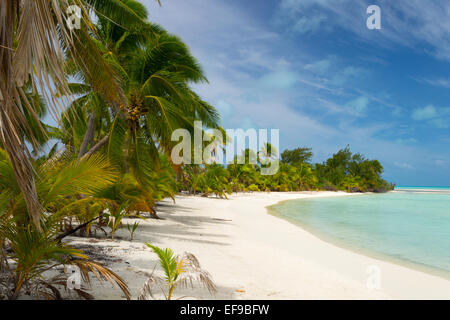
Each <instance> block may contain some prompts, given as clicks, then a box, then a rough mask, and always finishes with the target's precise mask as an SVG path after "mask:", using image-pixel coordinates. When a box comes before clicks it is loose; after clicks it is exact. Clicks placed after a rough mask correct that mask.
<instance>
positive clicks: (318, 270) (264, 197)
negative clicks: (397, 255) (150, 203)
mask: <svg viewBox="0 0 450 320" xmlns="http://www.w3.org/2000/svg"><path fill="white" fill-rule="evenodd" d="M323 196H353V195H348V194H346V193H335V192H314V193H308V192H304V193H270V194H268V193H253V194H238V195H233V196H232V197H230V199H229V200H223V199H215V198H201V197H187V196H186V197H183V196H179V197H177V198H176V203H175V204H174V203H173V201H171V200H170V201H169V200H167V201H164V202H162V203H161V205H160V206H159V208H158V209H159V215H160V216H161V218H163V219H164V220H153V219H148V220H146V221H142V222H141V223H140V226H139V228H138V230H137V231H136V235H135V239H134V240H133V241H132V242H131V241H129V233H128V231H127V229H126V227H124V228H122V229H121V230H119V231H118V232H117V239H115V240H109V239H106V240H105V239H93V238H90V239H86V238H75V237H72V238H70V239H69V241H70V242H71V243H72V244H74V245H76V246H81V247H82V248H85V249H87V250H88V251H90V250H92V252H98V251H99V250H98V248H101V251H102V256H103V257H106V259H103V260H100V261H101V262H103V263H105V264H106V265H107V266H108V267H109V268H111V269H112V270H114V271H115V272H117V273H118V274H119V275H120V276H122V277H123V278H124V279H125V280H126V281H127V283H128V285H129V286H130V289H131V292H132V294H133V298H136V296H137V295H138V293H139V290H140V289H141V287H142V284H143V282H144V281H145V280H146V276H145V272H151V271H152V270H153V268H154V266H155V265H156V263H157V258H156V255H155V254H154V253H152V252H151V251H150V249H148V248H147V247H146V246H145V244H144V243H145V242H150V243H152V244H155V245H157V246H161V247H170V248H172V249H173V250H174V251H175V252H176V253H180V254H181V253H183V252H184V251H188V252H191V253H193V254H195V255H196V256H197V258H198V259H199V261H200V263H201V264H202V267H203V268H205V269H206V270H208V271H209V272H210V273H211V275H212V277H213V279H214V281H215V283H216V285H217V288H218V291H217V293H216V294H215V296H210V295H209V294H208V292H207V291H206V290H204V289H196V290H188V291H185V290H181V291H179V292H178V295H177V296H185V295H188V296H191V297H193V298H198V299H392V298H393V299H450V281H447V280H445V279H443V278H439V277H436V276H432V275H429V274H426V273H422V272H419V271H415V270H412V269H408V268H405V267H402V266H398V265H396V264H393V263H389V262H385V261H380V260H376V259H373V258H370V257H366V256H364V255H360V254H357V253H354V252H351V251H348V250H344V249H341V248H339V247H336V246H334V245H332V244H329V243H327V242H324V241H322V240H320V239H318V238H317V237H315V236H314V235H312V234H310V233H308V232H306V231H304V230H303V229H301V228H300V227H298V226H295V225H293V224H291V223H289V222H287V221H285V220H283V219H280V218H277V217H274V216H272V215H270V214H268V213H267V209H266V207H267V206H269V205H272V204H275V203H277V202H279V201H283V200H290V199H298V198H305V197H323ZM134 221H135V220H134ZM125 223H126V221H125ZM94 248H95V249H94ZM99 257H100V256H99ZM371 270H372V273H371V274H369V273H368V271H371ZM378 271H380V276H379V279H380V282H379V283H380V285H381V288H380V289H369V288H368V286H367V282H368V279H369V277H370V276H372V278H370V279H375V278H376V272H378ZM369 282H370V280H369ZM370 283H373V282H370ZM92 293H93V294H94V295H95V297H96V298H97V299H116V298H117V299H120V298H122V297H123V295H122V294H121V292H120V291H119V290H118V289H113V288H112V287H111V286H110V285H108V284H104V285H103V286H99V285H98V283H97V282H94V283H93V292H92Z"/></svg>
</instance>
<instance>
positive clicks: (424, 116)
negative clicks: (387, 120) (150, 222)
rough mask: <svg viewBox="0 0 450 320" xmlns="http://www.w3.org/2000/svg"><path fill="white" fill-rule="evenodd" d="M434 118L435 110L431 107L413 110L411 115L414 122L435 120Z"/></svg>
mask: <svg viewBox="0 0 450 320" xmlns="http://www.w3.org/2000/svg"><path fill="white" fill-rule="evenodd" d="M436 116H437V111H436V108H435V107H434V106H432V105H428V106H426V107H423V108H417V109H414V110H413V113H412V118H413V119H414V120H429V119H433V118H435V117H436Z"/></svg>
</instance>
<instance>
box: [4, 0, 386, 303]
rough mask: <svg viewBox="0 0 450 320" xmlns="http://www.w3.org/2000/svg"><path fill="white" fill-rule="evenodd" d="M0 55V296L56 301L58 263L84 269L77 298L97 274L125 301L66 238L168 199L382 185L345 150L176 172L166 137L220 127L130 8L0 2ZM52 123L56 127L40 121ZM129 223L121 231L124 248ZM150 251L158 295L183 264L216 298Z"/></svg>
mask: <svg viewBox="0 0 450 320" xmlns="http://www.w3.org/2000/svg"><path fill="white" fill-rule="evenodd" d="M158 2H159V1H158ZM70 5H77V6H78V7H79V8H81V12H82V16H81V17H82V23H81V24H80V29H73V30H72V29H70V28H69V27H68V25H67V24H66V21H67V9H68V7H69V6H70ZM0 58H1V61H2V63H1V64H0V78H1V79H0V102H1V103H0V299H1V298H9V299H16V298H18V297H19V296H20V295H22V294H29V295H33V296H38V297H43V298H47V299H60V298H62V297H63V295H62V293H61V291H60V290H61V289H62V288H65V287H66V282H65V280H64V279H65V278H64V277H62V276H61V275H60V274H57V275H54V274H52V272H51V271H52V270H54V269H55V268H60V267H65V266H68V265H71V266H75V267H77V268H79V270H80V272H81V275H82V280H83V286H82V287H81V288H80V289H77V290H76V292H77V294H78V295H79V297H81V298H85V299H90V298H93V297H92V296H91V295H90V294H89V293H87V291H86V290H87V288H88V285H89V281H90V280H89V279H90V278H89V276H90V275H96V276H97V278H99V279H101V280H106V281H109V282H112V283H115V284H116V285H117V286H118V287H119V288H120V289H121V290H122V291H123V293H124V295H125V296H126V297H127V298H130V291H129V289H128V287H127V285H126V283H125V282H124V281H123V280H122V279H121V278H120V277H119V276H118V275H117V274H115V273H114V272H112V271H111V270H109V269H107V268H106V267H104V266H102V265H101V264H100V263H98V262H96V261H92V260H91V259H90V258H89V256H88V255H87V254H85V253H83V252H82V250H79V249H77V248H75V247H72V246H70V244H68V242H67V241H66V240H67V237H69V236H73V235H78V236H90V235H92V234H95V233H96V232H97V231H103V232H106V231H105V230H109V231H110V236H111V237H112V238H113V237H114V236H115V232H116V230H117V229H118V228H121V227H122V225H123V223H122V221H123V218H124V217H130V216H133V217H135V218H158V215H157V212H156V204H157V202H158V201H160V200H162V199H164V198H174V196H175V195H176V194H177V193H179V192H188V193H191V194H194V195H197V194H201V195H203V196H210V195H215V196H217V197H223V198H226V197H227V195H228V194H231V193H233V192H254V191H298V190H318V189H324V190H347V191H362V192H365V191H385V190H389V189H390V188H392V186H391V185H389V184H388V183H387V182H386V181H384V180H383V179H382V178H381V174H382V172H383V167H382V166H381V164H380V163H379V162H378V161H376V160H368V159H366V158H365V157H364V156H362V155H361V154H352V153H351V152H350V150H349V148H345V149H343V150H340V151H339V152H337V153H336V154H334V155H333V156H332V157H331V158H330V159H328V160H326V161H325V162H323V163H321V164H313V163H311V159H312V152H311V150H310V149H305V148H300V149H296V150H286V151H284V152H283V153H282V154H281V160H278V157H277V156H275V155H276V152H275V150H273V148H272V147H271V146H270V145H266V146H265V147H264V148H262V149H261V150H259V151H258V152H257V154H255V157H256V158H257V159H258V161H257V163H255V164H251V163H244V164H240V161H237V160H238V157H236V159H235V161H233V162H232V163H229V164H227V165H221V164H215V163H211V164H205V165H191V164H181V165H180V164H175V163H174V162H173V161H172V159H171V150H172V148H173V147H174V143H175V142H173V141H172V140H171V135H172V132H173V131H174V130H175V129H178V128H184V129H187V130H189V131H190V132H194V121H196V120H199V121H202V123H203V126H204V128H203V129H204V130H207V129H219V130H223V129H222V128H221V127H220V116H219V113H218V112H217V110H216V109H215V108H214V107H213V106H211V105H210V104H208V102H206V101H204V100H202V98H201V97H200V96H199V95H198V94H196V92H195V91H194V90H193V84H197V83H201V82H207V79H206V77H205V74H204V72H203V70H202V68H201V67H200V65H199V63H198V62H197V60H196V59H195V58H194V57H193V56H192V55H191V53H190V51H189V48H188V47H187V45H186V44H185V43H184V42H183V41H182V40H181V39H179V38H178V37H176V36H174V35H172V34H170V33H168V32H167V31H166V30H164V28H162V27H161V26H159V25H156V24H153V23H150V22H149V21H148V12H147V10H146V8H145V6H144V5H143V4H142V3H140V2H138V1H135V0H108V1H100V0H55V1H23V0H9V1H0ZM49 115H51V116H53V117H54V118H55V119H57V120H58V121H57V125H52V126H51V125H48V124H46V123H45V122H44V118H45V117H48V116H49ZM251 152H254V151H251V150H245V151H244V154H243V157H244V158H245V159H248V158H249V157H250V153H251ZM270 161H280V164H279V170H278V172H277V173H275V174H274V175H263V174H262V173H261V168H263V167H264V166H266V165H267V163H268V162H270ZM137 229H138V223H134V224H133V225H129V224H128V230H129V232H130V239H131V240H132V239H133V237H134V235H135V232H136V231H137ZM149 246H150V245H149ZM150 248H151V249H152V250H153V251H154V252H155V253H156V254H157V255H158V256H159V258H160V260H161V266H162V267H163V269H164V271H165V272H166V273H165V274H166V279H165V281H166V283H167V289H168V291H167V296H166V297H167V298H168V299H170V298H172V296H173V291H174V290H175V288H176V287H178V286H179V285H182V284H183V283H186V281H191V280H193V278H192V277H191V276H189V275H188V274H189V273H187V272H186V271H187V270H188V268H190V269H189V270H190V271H192V272H194V273H195V274H197V275H199V276H200V278H199V279H200V280H201V282H203V283H205V284H206V285H207V288H208V289H209V290H211V291H213V289H214V286H213V285H212V282H210V281H209V278H208V277H207V273H205V272H204V271H203V270H201V269H200V266H199V264H198V261H197V260H196V259H195V257H193V256H192V255H190V254H188V255H185V256H184V257H181V258H180V257H175V256H174V254H173V252H172V251H170V250H168V249H165V250H162V249H159V248H157V247H154V246H150ZM164 261H166V262H164ZM150 278H151V279H152V280H151V281H150V282H152V281H155V279H156V278H155V277H154V276H152V277H150ZM150 282H148V283H147V285H146V286H145V287H144V289H143V292H142V295H141V297H142V298H145V297H148V296H149V295H151V287H150ZM152 283H153V282H152Z"/></svg>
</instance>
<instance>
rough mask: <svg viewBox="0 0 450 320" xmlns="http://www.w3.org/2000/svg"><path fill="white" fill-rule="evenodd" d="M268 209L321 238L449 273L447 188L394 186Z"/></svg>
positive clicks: (449, 206)
mask: <svg viewBox="0 0 450 320" xmlns="http://www.w3.org/2000/svg"><path fill="white" fill-rule="evenodd" d="M271 209H272V212H273V213H274V214H276V215H278V216H280V217H282V218H285V219H287V220H289V221H291V222H294V223H297V224H300V225H301V226H302V227H304V228H305V229H306V230H308V231H310V232H312V233H313V234H316V235H317V236H319V237H321V238H323V239H324V240H326V241H329V242H333V243H335V244H337V245H340V246H343V247H347V248H349V249H352V250H355V251H359V252H363V253H366V254H368V255H373V256H375V257H378V258H385V259H388V260H394V261H395V262H397V263H403V264H406V265H408V266H410V267H416V268H418V269H421V270H423V271H428V272H431V273H435V274H438V275H441V276H444V277H446V278H450V188H443V187H398V188H396V191H394V192H390V193H386V194H368V195H358V196H348V197H330V198H315V199H299V200H292V201H285V202H282V203H279V204H276V205H274V206H272V207H271Z"/></svg>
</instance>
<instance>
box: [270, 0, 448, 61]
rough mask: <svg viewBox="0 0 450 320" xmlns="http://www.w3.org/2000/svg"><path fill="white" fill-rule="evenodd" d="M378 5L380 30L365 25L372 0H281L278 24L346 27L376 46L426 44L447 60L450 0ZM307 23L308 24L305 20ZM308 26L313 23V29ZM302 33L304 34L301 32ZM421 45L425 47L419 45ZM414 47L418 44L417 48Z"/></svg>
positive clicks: (326, 28)
mask: <svg viewBox="0 0 450 320" xmlns="http://www.w3.org/2000/svg"><path fill="white" fill-rule="evenodd" d="M377 2H378V3H377V4H378V5H379V6H380V7H381V17H382V30H378V31H377V32H373V31H370V30H368V29H367V28H366V25H365V22H366V19H367V17H368V15H367V14H366V9H367V7H368V6H369V5H371V4H373V1H369V0H362V1H354V0H282V1H281V5H280V9H279V11H278V13H277V19H276V21H277V22H278V25H281V26H284V27H285V28H286V29H289V30H291V31H292V32H295V31H296V30H297V28H293V26H296V24H297V22H300V25H308V26H310V27H309V28H308V29H307V30H308V31H309V32H313V31H319V30H320V31H328V32H334V31H339V30H346V31H349V32H352V33H354V34H355V35H357V36H359V37H360V39H361V40H364V41H369V42H375V43H377V45H379V44H384V45H403V46H408V47H411V48H413V47H416V46H417V45H419V44H422V45H423V44H426V45H427V46H429V48H430V49H423V50H424V52H426V51H425V50H428V51H429V52H430V53H432V54H433V55H434V56H436V57H438V58H440V59H445V60H450V36H449V35H450V2H448V1H441V0H427V1H423V0H408V1H390V0H380V1H377ZM307 22H309V23H307ZM311 26H314V28H312V27H311ZM301 33H304V31H303V32H301ZM422 47H424V46H422ZM416 49H417V47H416Z"/></svg>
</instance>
